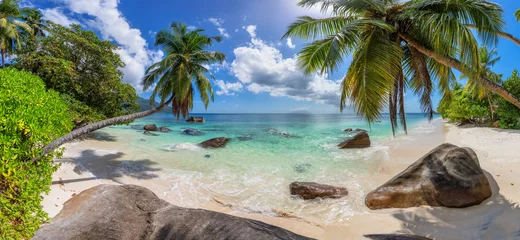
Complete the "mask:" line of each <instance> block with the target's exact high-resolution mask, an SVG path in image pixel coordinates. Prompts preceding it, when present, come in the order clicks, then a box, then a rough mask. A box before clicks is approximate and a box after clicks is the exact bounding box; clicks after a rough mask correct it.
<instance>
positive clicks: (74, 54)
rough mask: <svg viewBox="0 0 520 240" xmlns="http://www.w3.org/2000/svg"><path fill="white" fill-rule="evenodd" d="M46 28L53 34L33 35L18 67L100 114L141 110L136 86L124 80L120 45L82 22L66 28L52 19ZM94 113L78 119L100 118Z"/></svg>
mask: <svg viewBox="0 0 520 240" xmlns="http://www.w3.org/2000/svg"><path fill="white" fill-rule="evenodd" d="M46 31H47V32H48V33H49V36H47V37H40V38H33V41H34V42H33V43H31V44H28V46H29V47H28V48H26V49H24V50H23V51H20V52H19V53H18V58H17V59H16V62H17V64H16V67H17V68H19V69H22V70H26V71H30V72H32V73H34V74H35V75H37V76H39V77H40V78H41V79H42V80H43V81H44V82H45V85H46V86H47V88H48V89H53V90H56V91H58V92H60V93H63V94H67V95H69V96H70V97H72V98H74V99H76V100H78V101H80V102H82V103H84V104H85V105H86V106H88V107H89V108H91V109H92V110H93V111H95V112H96V114H95V115H97V116H105V117H107V118H111V117H116V116H120V115H124V114H129V113H133V112H135V111H138V110H139V105H137V104H136V100H137V94H136V92H135V89H134V88H133V87H132V86H131V85H129V84H124V83H122V82H121V79H122V77H123V73H122V72H121V71H120V70H119V69H120V68H122V67H123V66H124V63H123V62H122V61H121V58H120V57H119V55H118V54H117V53H116V52H117V50H118V47H117V46H116V45H114V44H113V43H111V42H109V41H103V40H100V39H99V38H98V36H97V35H96V34H95V33H94V32H92V31H86V30H82V29H81V27H80V26H79V25H71V26H70V28H66V27H63V26H61V25H57V24H53V23H50V22H49V23H48V25H47V28H46ZM35 49H38V50H37V51H36V50H35ZM68 102H70V101H68ZM69 106H70V105H69ZM76 110H79V109H76ZM79 112H84V110H79ZM80 116H81V115H77V117H80ZM90 116H93V115H90ZM90 116H86V117H85V118H84V119H75V122H81V123H85V122H89V121H91V120H93V119H96V118H91V117H90Z"/></svg>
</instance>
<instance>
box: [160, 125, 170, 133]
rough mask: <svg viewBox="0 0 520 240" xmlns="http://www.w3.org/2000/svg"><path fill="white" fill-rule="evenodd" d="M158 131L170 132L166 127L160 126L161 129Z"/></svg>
mask: <svg viewBox="0 0 520 240" xmlns="http://www.w3.org/2000/svg"><path fill="white" fill-rule="evenodd" d="M159 131H160V132H171V131H172V130H171V129H169V128H168V127H165V126H162V127H160V128H159Z"/></svg>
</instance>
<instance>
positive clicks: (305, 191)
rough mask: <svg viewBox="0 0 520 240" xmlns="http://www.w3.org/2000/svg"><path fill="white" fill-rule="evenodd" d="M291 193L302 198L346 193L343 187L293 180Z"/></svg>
mask: <svg viewBox="0 0 520 240" xmlns="http://www.w3.org/2000/svg"><path fill="white" fill-rule="evenodd" d="M290 188H291V195H298V196H300V197H301V198H303V199H304V200H310V199H315V198H341V197H344V196H347V195H348V191H347V189H346V188H344V187H335V186H330V185H325V184H319V183H314V182H293V183H291V185H290Z"/></svg>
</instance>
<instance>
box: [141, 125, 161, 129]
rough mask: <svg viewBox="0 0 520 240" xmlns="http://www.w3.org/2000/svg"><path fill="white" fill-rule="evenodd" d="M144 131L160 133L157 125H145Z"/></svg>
mask: <svg viewBox="0 0 520 240" xmlns="http://www.w3.org/2000/svg"><path fill="white" fill-rule="evenodd" d="M143 129H144V130H146V131H159V129H158V128H157V125H155V124H148V125H144V127H143Z"/></svg>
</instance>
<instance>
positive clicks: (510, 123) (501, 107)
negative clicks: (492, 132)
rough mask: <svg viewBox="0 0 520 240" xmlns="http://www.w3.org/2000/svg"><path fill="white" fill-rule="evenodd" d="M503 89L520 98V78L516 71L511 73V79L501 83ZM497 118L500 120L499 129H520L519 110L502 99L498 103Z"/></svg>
mask: <svg viewBox="0 0 520 240" xmlns="http://www.w3.org/2000/svg"><path fill="white" fill-rule="evenodd" d="M503 86H504V88H505V89H506V90H507V91H509V92H511V93H512V94H514V95H516V96H520V77H519V76H518V71H516V70H515V71H513V73H512V74H511V77H509V78H508V79H506V80H505V81H504V83H503ZM497 116H498V117H499V118H500V120H499V122H498V126H499V127H500V128H506V129H507V128H511V129H520V109H518V108H517V107H516V106H515V105H513V104H511V103H509V102H508V101H506V100H504V99H500V101H499V102H498V109H497Z"/></svg>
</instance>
